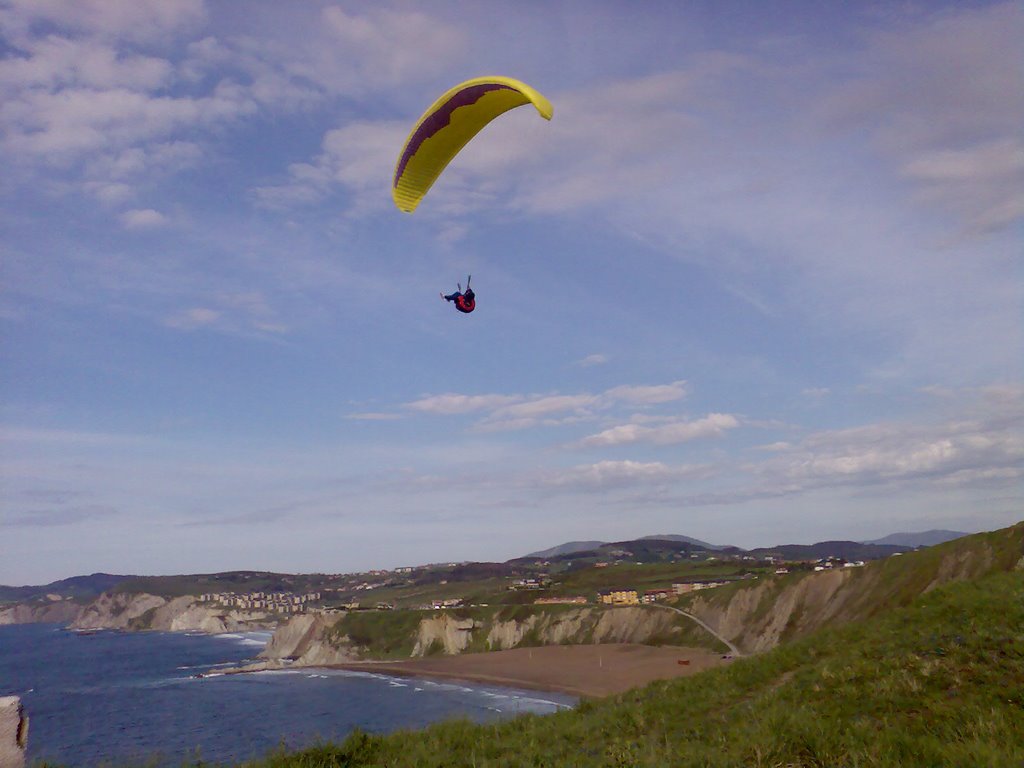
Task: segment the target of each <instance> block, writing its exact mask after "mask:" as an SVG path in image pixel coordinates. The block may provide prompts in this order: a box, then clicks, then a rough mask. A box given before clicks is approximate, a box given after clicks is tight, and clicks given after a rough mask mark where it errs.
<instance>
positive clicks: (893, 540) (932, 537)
mask: <svg viewBox="0 0 1024 768" xmlns="http://www.w3.org/2000/svg"><path fill="white" fill-rule="evenodd" d="M969 535H970V534H967V533H961V532H959V531H947V530H941V529H936V530H930V531H922V532H920V533H893V534H890V535H888V536H885V537H883V538H881V539H873V540H871V541H847V540H841V541H819V542H816V543H814V544H778V545H775V546H771V547H757V548H756V549H742V548H741V547H735V546H731V545H724V544H709V543H708V542H706V541H701V540H700V539H695V538H693V537H692V536H682V535H680V534H677V533H665V534H655V535H653V536H641V537H639V538H637V539H630V540H628V541H615V542H609V541H568V542H566V543H565V544H559V545H558V546H555V547H550V548H549V549H542V550H540V551H538V552H531V553H530V554H528V555H524V556H523V558H516V559H525V558H540V559H549V558H558V557H566V556H568V555H576V554H580V553H583V552H593V553H601V552H607V551H608V550H609V549H615V548H618V549H627V550H628V549H630V548H631V545H635V546H636V547H637V548H645V547H644V545H639V544H637V542H654V541H669V542H673V543H676V544H686V545H689V546H688V547H685V549H686V550H687V551H693V550H706V551H712V552H715V551H728V552H736V553H746V554H750V555H752V556H754V557H760V556H764V555H769V554H772V553H775V554H779V555H782V556H784V557H787V558H791V559H794V560H802V559H808V558H820V557H828V556H829V555H834V556H836V557H847V558H852V559H874V558H878V557H885V556H887V555H891V554H893V553H894V552H897V551H899V552H905V551H907V550H910V549H915V548H917V547H931V546H935V545H936V544H944V543H945V542H947V541H952V540H954V539H959V538H962V537H964V536H969ZM681 549H682V548H681Z"/></svg>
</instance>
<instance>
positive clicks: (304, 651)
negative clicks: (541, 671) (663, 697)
mask: <svg viewBox="0 0 1024 768" xmlns="http://www.w3.org/2000/svg"><path fill="white" fill-rule="evenodd" d="M680 620H681V617H679V616H678V614H673V613H671V612H668V611H657V610H650V609H643V608H639V607H637V608H612V609H604V608H580V609H577V610H571V611H559V612H544V613H537V614H533V615H531V616H528V617H526V618H524V619H523V620H521V621H511V620H510V621H497V620H494V619H490V618H489V619H479V618H476V619H474V618H466V617H459V616H456V615H453V614H451V613H448V612H442V613H436V614H428V615H424V616H423V618H422V619H420V621H419V623H418V625H417V626H416V628H415V630H413V631H412V632H411V633H410V635H409V642H410V647H411V651H410V652H409V653H408V655H409V656H410V657H413V658H415V657H420V656H426V655H429V654H432V653H438V652H440V653H444V654H447V655H454V654H458V653H464V652H466V651H469V650H475V651H481V650H491V651H498V650H507V649H509V648H516V647H518V646H520V645H534V646H536V645H560V644H563V643H568V644H583V643H644V642H649V641H651V640H652V639H655V638H657V639H659V640H662V639H664V638H671V637H672V635H673V634H674V633H678V632H679V626H678V622H679V621H680ZM337 621H338V619H337V618H336V617H325V616H322V615H307V616H296V617H294V618H292V619H291V620H290V621H289V622H288V623H287V624H284V625H283V626H281V627H279V628H278V629H277V631H275V632H274V636H273V638H272V639H271V640H270V642H269V643H268V644H267V647H266V648H265V649H264V651H263V652H262V653H261V654H260V656H261V657H262V658H264V659H266V660H267V661H268V662H270V663H275V662H280V663H288V662H290V663H291V664H293V665H296V666H318V665H322V664H333V663H342V662H348V661H355V660H358V659H359V658H361V657H362V656H363V651H365V649H361V648H359V647H356V646H355V645H354V644H353V643H352V641H351V639H350V638H348V637H347V636H344V635H339V634H338V633H337V632H331V631H330V630H331V629H332V628H333V627H334V625H335V623H336V622H337ZM682 621H685V619H682ZM371 655H372V654H371Z"/></svg>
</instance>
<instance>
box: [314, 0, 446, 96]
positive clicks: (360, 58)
mask: <svg viewBox="0 0 1024 768" xmlns="http://www.w3.org/2000/svg"><path fill="white" fill-rule="evenodd" d="M322 18H323V29H324V31H325V32H327V34H328V35H329V40H328V43H329V45H330V46H331V47H330V48H329V49H328V50H331V51H342V52H344V54H345V55H344V58H341V57H338V58H336V59H334V62H333V63H335V66H334V67H332V66H331V63H332V61H331V59H330V58H329V57H328V56H327V55H325V54H326V51H322V52H321V56H320V57H319V58H318V59H317V60H316V63H317V64H319V65H321V66H326V67H327V69H328V71H329V72H331V73H334V74H336V75H339V76H341V77H343V78H345V79H346V80H348V79H352V80H362V79H365V80H368V81H370V82H372V83H375V84H392V85H397V84H399V83H403V82H407V81H408V80H409V79H423V78H425V77H426V76H429V75H430V74H437V73H438V72H441V71H443V70H444V69H445V68H446V67H447V66H449V65H450V64H451V62H452V61H453V59H454V58H455V57H457V56H458V55H460V54H461V51H462V49H463V46H464V39H463V35H462V33H461V31H460V30H458V29H457V28H455V27H453V26H451V25H449V24H446V23H444V22H443V21H441V20H439V19H436V18H432V17H430V16H428V15H426V14H424V13H420V12H418V11H392V10H382V11H373V12H370V13H367V14H364V15H358V16H357V15H355V14H348V13H346V12H345V11H344V10H342V9H341V8H338V7H336V6H332V7H328V8H325V9H324V11H323V16H322ZM353 53H354V54H355V55H354V56H353ZM305 74H308V75H310V76H314V77H315V76H316V74H317V73H316V72H306V73H305ZM320 77H323V73H320ZM424 106H426V105H424Z"/></svg>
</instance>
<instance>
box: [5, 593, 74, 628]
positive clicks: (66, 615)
mask: <svg viewBox="0 0 1024 768" xmlns="http://www.w3.org/2000/svg"><path fill="white" fill-rule="evenodd" d="M81 610H82V606H81V605H80V604H79V603H77V602H75V601H74V600H69V599H63V598H60V597H58V596H56V595H53V596H52V599H50V598H48V599H46V600H45V601H38V600H37V601H33V602H31V603H16V604H15V605H10V606H7V607H6V608H0V625H4V624H33V623H36V622H47V623H53V624H63V623H65V622H68V621H73V620H74V619H75V618H76V617H77V616H78V614H79V612H80V611H81Z"/></svg>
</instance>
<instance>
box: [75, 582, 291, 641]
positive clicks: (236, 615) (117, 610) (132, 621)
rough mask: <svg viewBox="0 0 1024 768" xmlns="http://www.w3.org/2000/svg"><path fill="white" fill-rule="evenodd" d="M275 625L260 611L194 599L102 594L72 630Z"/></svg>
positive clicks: (218, 630)
mask: <svg viewBox="0 0 1024 768" xmlns="http://www.w3.org/2000/svg"><path fill="white" fill-rule="evenodd" d="M276 625H277V621H276V620H275V619H274V618H272V617H271V616H270V615H269V614H267V613H265V612H262V611H240V610H235V609H226V608H222V607H216V606H212V605H208V604H203V603H200V602H199V601H198V600H196V599H195V598H194V597H190V596H184V597H175V598H172V599H167V598H165V597H160V596H158V595H149V594H144V593H143V594H130V593H107V592H105V593H103V594H102V595H100V596H99V597H98V598H96V600H94V601H93V602H92V603H90V604H89V605H87V606H85V607H84V608H82V609H81V611H80V612H79V613H78V615H77V616H76V617H75V618H74V620H73V621H72V622H71V624H70V628H71V629H122V630H145V629H153V630H162V631H165V632H208V633H211V634H218V633H223V632H241V631H246V630H252V629H268V628H272V627H274V626H276Z"/></svg>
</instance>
